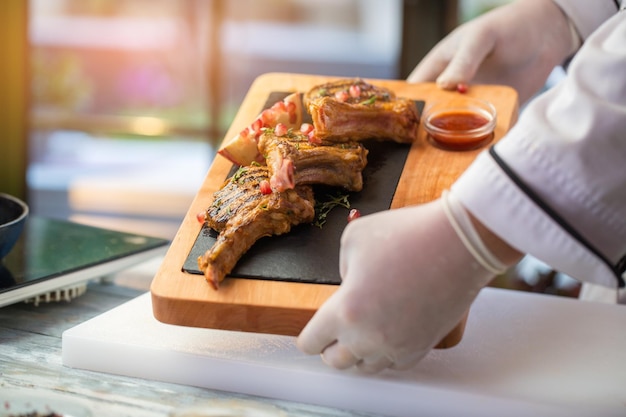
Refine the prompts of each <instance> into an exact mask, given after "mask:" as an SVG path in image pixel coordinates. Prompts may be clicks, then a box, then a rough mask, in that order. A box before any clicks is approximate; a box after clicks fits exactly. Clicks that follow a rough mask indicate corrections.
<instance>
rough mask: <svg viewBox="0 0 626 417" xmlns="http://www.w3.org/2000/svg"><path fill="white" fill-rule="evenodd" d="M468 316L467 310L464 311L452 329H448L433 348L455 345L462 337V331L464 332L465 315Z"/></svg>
mask: <svg viewBox="0 0 626 417" xmlns="http://www.w3.org/2000/svg"><path fill="white" fill-rule="evenodd" d="M468 316H469V311H467V312H465V315H464V316H463V318H461V321H459V323H458V324H457V325H456V326H455V327H454V329H452V330H450V332H449V333H448V334H447V335H446V336H445V337H444V338H443V339H441V341H440V342H439V343H438V344H437V346H435V349H448V348H451V347H453V346H456V345H458V344H459V342H461V339H463V333H465V324H466V323H467V317H468Z"/></svg>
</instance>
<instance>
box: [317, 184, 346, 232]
mask: <svg viewBox="0 0 626 417" xmlns="http://www.w3.org/2000/svg"><path fill="white" fill-rule="evenodd" d="M326 197H327V198H328V200H326V201H316V202H315V221H314V222H313V225H314V226H317V227H319V228H320V229H321V228H322V227H323V226H324V224H326V220H328V214H329V213H330V212H331V211H332V209H334V208H335V207H337V206H339V207H345V208H347V209H349V208H350V200H348V198H349V197H350V195H349V194H341V193H339V192H338V193H336V194H334V195H332V194H326Z"/></svg>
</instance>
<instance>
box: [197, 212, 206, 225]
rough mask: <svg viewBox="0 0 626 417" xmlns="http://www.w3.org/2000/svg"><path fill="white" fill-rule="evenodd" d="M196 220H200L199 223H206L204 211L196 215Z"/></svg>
mask: <svg viewBox="0 0 626 417" xmlns="http://www.w3.org/2000/svg"><path fill="white" fill-rule="evenodd" d="M196 219H197V220H198V223H204V221H205V220H206V219H205V217H204V211H201V212H200V213H198V214H196Z"/></svg>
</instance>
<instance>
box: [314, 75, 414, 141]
mask: <svg viewBox="0 0 626 417" xmlns="http://www.w3.org/2000/svg"><path fill="white" fill-rule="evenodd" d="M303 100H304V105H305V108H306V109H307V111H308V112H309V114H310V115H311V118H312V119H313V125H314V126H315V131H316V135H317V137H318V138H320V139H322V140H327V141H333V142H346V141H353V140H364V139H380V140H392V141H395V142H399V143H412V142H413V141H414V140H415V139H416V138H417V129H418V126H419V114H418V111H417V108H416V107H415V103H414V102H413V101H412V100H409V99H404V98H397V97H396V96H395V94H394V93H393V92H392V91H391V90H388V89H386V88H383V87H379V86H374V85H372V84H369V83H367V82H365V81H363V80H361V79H344V80H339V81H335V82H331V83H327V84H323V85H319V86H317V87H314V88H312V89H311V90H309V91H308V92H307V93H306V94H305V95H304V97H303Z"/></svg>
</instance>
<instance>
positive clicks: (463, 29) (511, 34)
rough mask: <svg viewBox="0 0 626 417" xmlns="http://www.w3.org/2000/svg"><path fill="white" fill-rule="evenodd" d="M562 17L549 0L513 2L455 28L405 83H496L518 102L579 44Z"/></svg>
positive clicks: (452, 86) (448, 85) (453, 85)
mask: <svg viewBox="0 0 626 417" xmlns="http://www.w3.org/2000/svg"><path fill="white" fill-rule="evenodd" d="M568 22H569V20H568V18H567V17H566V16H565V15H564V14H563V12H562V11H561V9H560V8H559V7H558V6H557V5H556V4H554V3H553V2H552V1H551V0H518V1H515V2H513V3H509V4H507V5H505V6H501V7H498V8H496V9H494V10H492V11H490V12H488V13H486V14H483V15H481V16H480V17H478V18H476V19H474V20H472V21H470V22H468V23H465V24H463V25H461V26H459V27H458V28H456V29H455V30H454V31H453V32H452V33H450V34H449V35H448V36H447V37H445V38H444V39H443V40H441V41H440V42H439V43H438V44H437V45H435V47H434V48H433V49H432V50H431V51H430V52H429V53H428V54H427V55H426V56H425V57H424V59H423V60H422V61H421V62H420V63H419V64H418V65H417V67H415V69H414V70H413V72H412V73H411V74H410V75H409V76H408V78H407V80H408V81H409V82H432V81H436V82H437V84H438V85H439V86H440V87H441V88H444V89H455V88H457V85H458V84H469V83H481V84H501V85H508V86H511V87H513V88H515V89H516V90H517V92H518V94H519V99H520V102H521V103H524V102H525V101H527V100H528V99H529V98H531V97H532V96H533V94H535V93H536V92H537V91H539V89H540V88H541V87H542V86H543V85H544V84H545V81H546V79H547V77H548V75H549V74H550V72H551V71H552V70H553V69H554V67H555V66H557V65H560V64H561V63H562V62H563V61H564V60H565V59H566V58H567V57H568V56H570V55H571V54H572V53H573V52H575V50H576V49H577V47H578V46H579V42H578V40H577V39H575V37H574V33H573V32H572V30H571V28H570V26H569V24H568Z"/></svg>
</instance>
